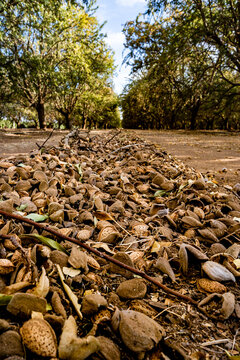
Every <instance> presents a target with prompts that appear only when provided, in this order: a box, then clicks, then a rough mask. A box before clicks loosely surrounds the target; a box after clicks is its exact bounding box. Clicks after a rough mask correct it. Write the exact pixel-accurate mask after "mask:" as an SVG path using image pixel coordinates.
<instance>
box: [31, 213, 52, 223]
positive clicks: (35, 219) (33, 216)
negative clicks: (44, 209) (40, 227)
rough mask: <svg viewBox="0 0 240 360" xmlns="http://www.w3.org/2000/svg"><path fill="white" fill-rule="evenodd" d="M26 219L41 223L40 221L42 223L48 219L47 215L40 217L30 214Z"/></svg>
mask: <svg viewBox="0 0 240 360" xmlns="http://www.w3.org/2000/svg"><path fill="white" fill-rule="evenodd" d="M26 218H27V219H30V220H33V221H36V222H41V221H44V220H46V219H48V215H40V214H34V213H31V214H28V215H27V216H26Z"/></svg>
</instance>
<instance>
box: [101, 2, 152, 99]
mask: <svg viewBox="0 0 240 360" xmlns="http://www.w3.org/2000/svg"><path fill="white" fill-rule="evenodd" d="M97 5H98V10H97V13H96V16H97V18H98V20H99V22H100V23H103V22H104V21H107V23H106V25H105V26H104V28H103V33H106V34H107V38H106V42H107V43H108V44H109V45H110V47H111V48H112V49H113V50H114V52H115V55H114V58H115V65H117V69H116V75H115V76H114V79H113V80H114V90H115V92H116V93H117V94H120V93H121V92H122V89H123V87H124V85H126V84H127V82H128V77H129V73H130V67H127V66H126V65H122V62H123V57H124V55H123V54H122V53H123V50H124V46H123V43H124V39H125V37H124V34H123V33H122V29H123V26H124V24H125V23H126V22H127V21H129V20H135V18H136V16H137V15H138V14H139V13H143V12H144V11H145V10H146V1H145V0H98V1H97Z"/></svg>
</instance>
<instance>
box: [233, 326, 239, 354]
mask: <svg viewBox="0 0 240 360" xmlns="http://www.w3.org/2000/svg"><path fill="white" fill-rule="evenodd" d="M238 330H239V328H238V329H237V330H236V333H235V335H234V338H233V344H232V350H233V349H234V347H235V344H236V339H237V335H238Z"/></svg>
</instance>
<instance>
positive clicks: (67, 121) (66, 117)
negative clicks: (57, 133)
mask: <svg viewBox="0 0 240 360" xmlns="http://www.w3.org/2000/svg"><path fill="white" fill-rule="evenodd" d="M64 117H65V126H66V129H68V130H70V128H71V125H70V118H69V113H68V112H65V113H64Z"/></svg>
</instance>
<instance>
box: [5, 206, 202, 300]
mask: <svg viewBox="0 0 240 360" xmlns="http://www.w3.org/2000/svg"><path fill="white" fill-rule="evenodd" d="M0 214H1V215H3V216H5V217H8V218H12V219H16V220H19V221H22V222H25V223H27V224H30V225H33V226H34V227H36V228H40V229H43V230H45V231H47V232H49V233H51V234H53V235H55V236H57V237H59V238H61V239H64V240H67V241H70V242H72V243H74V244H77V245H79V246H81V247H82V248H84V249H85V250H87V251H89V252H92V253H93V254H95V255H97V256H99V257H100V258H103V259H106V260H108V261H109V262H111V263H113V264H115V265H117V266H119V267H121V268H123V269H125V270H128V271H130V272H131V273H133V274H136V275H139V276H141V277H142V278H144V279H146V280H147V281H149V282H151V283H153V284H154V285H157V286H158V287H159V288H161V289H162V290H163V291H165V292H166V293H168V294H171V295H174V296H176V297H178V298H180V299H183V300H185V301H186V302H189V303H191V304H193V305H195V306H197V304H198V302H197V301H195V300H194V299H192V298H191V297H189V296H187V295H183V294H181V293H179V292H178V291H175V290H172V289H170V288H168V287H167V286H165V285H163V284H161V283H160V282H159V281H157V280H156V279H154V278H152V277H151V276H149V275H147V274H146V273H145V272H143V271H140V270H137V269H135V268H133V267H131V266H128V265H126V264H124V263H122V262H121V261H118V260H116V259H114V258H113V257H111V256H109V255H106V254H104V253H101V252H100V251H98V250H96V249H94V248H92V247H90V246H88V245H87V244H85V243H83V242H82V241H80V240H77V239H74V238H72V237H69V236H66V235H64V234H61V233H60V232H58V231H56V230H54V229H51V228H50V227H49V226H46V225H43V224H39V223H37V222H35V221H33V220H30V219H27V218H25V217H23V216H20V215H16V214H10V213H7V212H6V211H3V210H0Z"/></svg>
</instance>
